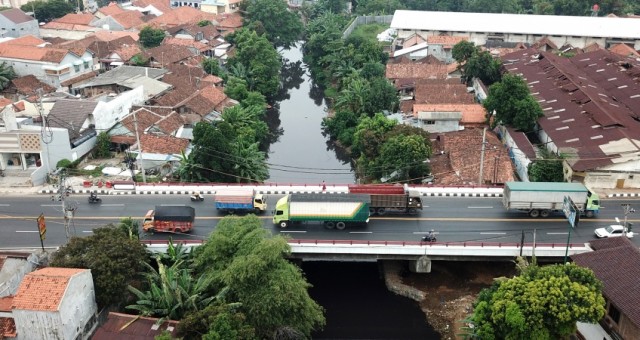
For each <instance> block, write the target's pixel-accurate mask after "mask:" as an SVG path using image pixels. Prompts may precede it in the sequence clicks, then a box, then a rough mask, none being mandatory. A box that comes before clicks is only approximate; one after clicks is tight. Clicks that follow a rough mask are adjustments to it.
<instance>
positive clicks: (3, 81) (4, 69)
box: [0, 61, 17, 90]
mask: <svg viewBox="0 0 640 340" xmlns="http://www.w3.org/2000/svg"><path fill="white" fill-rule="evenodd" d="M16 77H17V76H16V72H15V71H14V70H13V66H11V65H8V64H7V62H6V61H3V62H2V64H0V90H4V89H5V88H6V87H7V86H8V85H9V83H10V82H11V80H13V79H14V78H16Z"/></svg>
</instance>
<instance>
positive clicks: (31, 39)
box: [2, 35, 46, 46]
mask: <svg viewBox="0 0 640 340" xmlns="http://www.w3.org/2000/svg"><path fill="white" fill-rule="evenodd" d="M44 43H46V41H44V40H42V39H40V38H38V37H35V36H33V35H23V36H21V37H18V38H15V39H11V40H7V41H5V42H2V44H8V45H26V46H38V45H42V44H44Z"/></svg>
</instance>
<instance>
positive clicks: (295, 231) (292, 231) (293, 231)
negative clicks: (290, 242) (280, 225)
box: [280, 230, 307, 233]
mask: <svg viewBox="0 0 640 340" xmlns="http://www.w3.org/2000/svg"><path fill="white" fill-rule="evenodd" d="M280 232H281V233H306V232H307V231H306V230H286V231H285V230H282V231H280Z"/></svg>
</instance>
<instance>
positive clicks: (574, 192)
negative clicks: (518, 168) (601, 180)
mask: <svg viewBox="0 0 640 340" xmlns="http://www.w3.org/2000/svg"><path fill="white" fill-rule="evenodd" d="M565 196H568V197H570V198H571V200H572V201H573V203H575V205H576V207H577V208H578V210H579V211H580V214H581V215H584V216H586V217H594V216H595V215H596V214H598V212H599V210H600V198H599V197H598V195H597V194H595V193H593V192H591V191H589V189H587V187H585V186H584V185H582V184H580V183H558V182H507V183H506V184H505V186H504V193H503V195H502V203H503V204H504V207H505V208H506V209H507V210H509V209H515V210H520V211H524V212H527V213H528V214H529V216H531V217H538V216H541V217H548V216H549V215H550V214H551V213H553V212H562V209H563V206H564V198H565Z"/></svg>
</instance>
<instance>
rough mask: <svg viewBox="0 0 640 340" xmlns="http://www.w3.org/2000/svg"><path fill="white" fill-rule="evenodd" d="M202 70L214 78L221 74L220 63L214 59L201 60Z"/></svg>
mask: <svg viewBox="0 0 640 340" xmlns="http://www.w3.org/2000/svg"><path fill="white" fill-rule="evenodd" d="M202 69H203V70H204V71H205V72H207V74H213V75H214V76H219V75H220V74H221V70H220V63H219V62H218V59H216V58H204V59H203V60H202Z"/></svg>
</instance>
